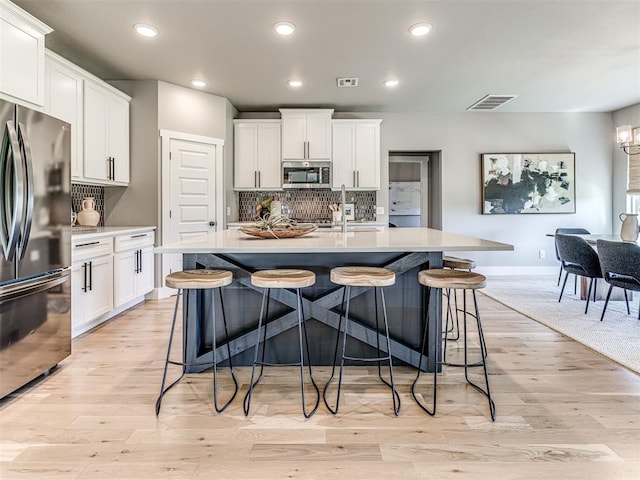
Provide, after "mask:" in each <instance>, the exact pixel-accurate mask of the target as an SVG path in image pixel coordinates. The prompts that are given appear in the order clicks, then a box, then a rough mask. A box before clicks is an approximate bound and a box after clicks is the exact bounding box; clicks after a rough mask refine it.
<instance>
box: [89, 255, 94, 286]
mask: <svg viewBox="0 0 640 480" xmlns="http://www.w3.org/2000/svg"><path fill="white" fill-rule="evenodd" d="M89 290H91V291H93V262H89Z"/></svg>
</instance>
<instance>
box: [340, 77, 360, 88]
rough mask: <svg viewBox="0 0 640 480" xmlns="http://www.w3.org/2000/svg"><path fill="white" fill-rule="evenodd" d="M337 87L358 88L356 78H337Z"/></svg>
mask: <svg viewBox="0 0 640 480" xmlns="http://www.w3.org/2000/svg"><path fill="white" fill-rule="evenodd" d="M336 80H337V81H338V87H357V86H358V78H357V77H342V78H337V79H336Z"/></svg>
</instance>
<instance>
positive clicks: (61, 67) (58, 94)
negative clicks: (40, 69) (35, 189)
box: [45, 50, 84, 181]
mask: <svg viewBox="0 0 640 480" xmlns="http://www.w3.org/2000/svg"><path fill="white" fill-rule="evenodd" d="M82 79H83V74H82V71H81V70H80V69H78V68H77V67H76V66H75V65H73V64H72V63H70V62H68V61H67V60H65V59H64V58H62V57H60V56H58V55H56V54H55V53H53V52H51V51H49V50H47V52H46V58H45V113H47V114H49V115H51V116H53V117H56V118H59V119H60V120H64V121H65V122H67V123H69V124H70V125H71V179H72V180H75V181H78V180H81V179H82V176H83V165H84V161H83V151H82V150H83V149H82V145H83V127H82V111H83V108H82V105H83V99H82Z"/></svg>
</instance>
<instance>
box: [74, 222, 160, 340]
mask: <svg viewBox="0 0 640 480" xmlns="http://www.w3.org/2000/svg"><path fill="white" fill-rule="evenodd" d="M154 241H155V234H154V232H153V230H147V231H137V232H135V233H129V234H121V235H118V234H115V233H114V234H112V235H110V236H105V237H100V238H95V237H89V238H86V237H85V238H83V236H78V237H76V238H74V239H73V241H72V247H71V250H72V264H71V324H72V336H73V337H77V336H78V335H80V334H82V333H84V332H86V331H88V330H90V329H91V328H93V327H95V326H96V325H99V324H100V323H102V322H104V321H105V320H108V319H109V318H111V317H113V316H115V315H117V314H118V313H120V312H122V311H124V310H126V309H127V308H129V307H132V306H133V305H135V304H136V303H137V302H139V301H140V300H141V298H143V297H144V295H145V294H147V293H149V292H151V291H152V290H153V288H154V254H153V244H154Z"/></svg>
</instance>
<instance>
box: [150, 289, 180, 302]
mask: <svg viewBox="0 0 640 480" xmlns="http://www.w3.org/2000/svg"><path fill="white" fill-rule="evenodd" d="M176 291H177V290H176V289H175V288H167V287H159V288H154V289H153V290H151V291H150V292H149V293H147V295H146V296H145V297H144V298H146V299H147V300H162V299H163V298H169V297H170V296H172V295H175V294H176Z"/></svg>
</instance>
